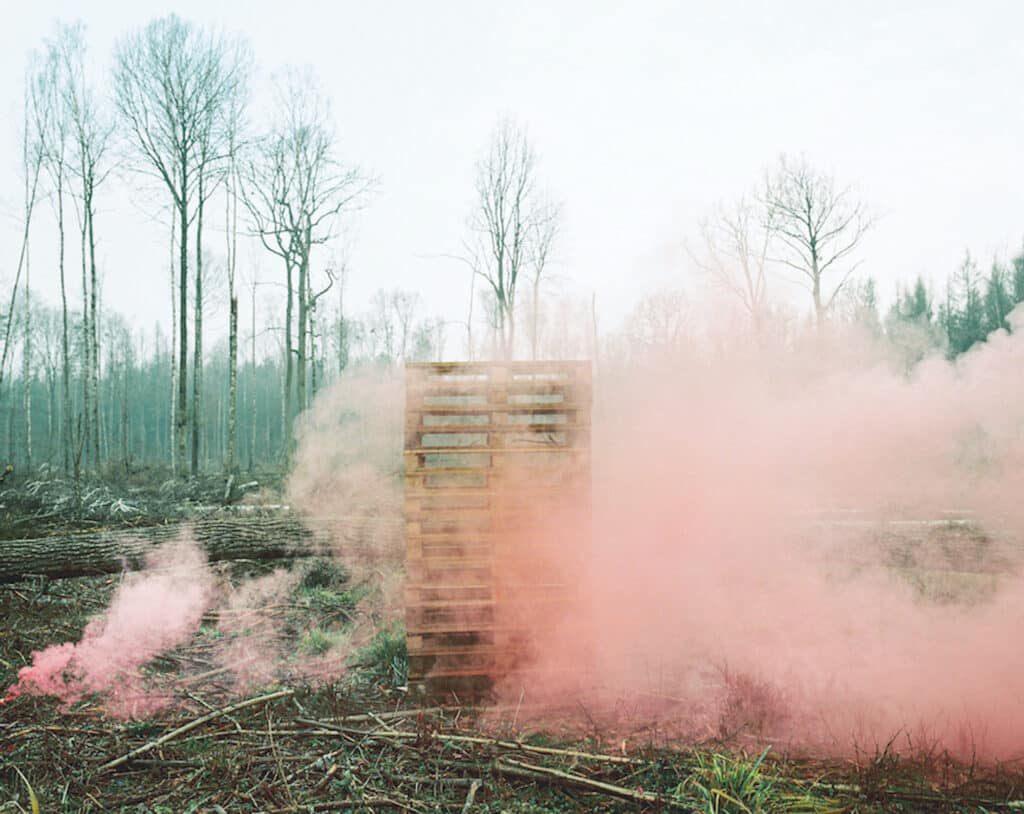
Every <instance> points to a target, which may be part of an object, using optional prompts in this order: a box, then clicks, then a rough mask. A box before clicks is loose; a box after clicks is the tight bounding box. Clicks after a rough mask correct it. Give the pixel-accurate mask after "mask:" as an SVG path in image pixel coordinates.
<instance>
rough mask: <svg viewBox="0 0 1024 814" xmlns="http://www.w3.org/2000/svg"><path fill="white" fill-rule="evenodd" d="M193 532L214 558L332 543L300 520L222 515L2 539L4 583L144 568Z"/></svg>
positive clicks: (257, 556) (290, 553)
mask: <svg viewBox="0 0 1024 814" xmlns="http://www.w3.org/2000/svg"><path fill="white" fill-rule="evenodd" d="M184 533H190V534H191V536H192V539H194V540H195V541H196V542H197V543H199V544H200V545H201V546H202V547H203V548H204V549H205V551H206V554H207V556H208V557H209V559H210V560H211V561H218V560H245V559H248V560H272V559H279V558H282V557H308V556H312V555H315V554H317V553H323V552H324V550H325V548H326V546H325V545H324V544H322V543H323V541H320V540H318V539H317V538H316V537H315V536H314V534H313V533H312V532H311V531H310V530H309V529H308V528H306V527H305V526H304V525H303V524H302V523H300V522H299V521H298V520H297V519H295V518H281V517H272V518H267V517H261V518H251V519H247V518H239V517H230V518H227V517H217V518H206V519H202V520H196V521H194V522H191V523H174V524H169V525H164V526H146V527H140V528H130V529H112V530H109V531H90V532H82V533H78V534H62V535H54V536H50V537H34V538H28V539H21V540H0V583H5V582H18V581H20V580H23V579H25V578H27V577H31V576H46V577H51V578H57V577H78V576H87V575H91V574H109V573H116V572H118V571H121V570H123V569H125V568H138V567H140V566H141V565H142V563H143V560H144V559H145V556H146V554H148V553H150V552H152V551H153V550H154V549H155V548H156V547H157V546H159V545H160V544H161V543H166V542H168V541H170V540H174V539H175V538H177V537H178V536H179V535H181V534H184Z"/></svg>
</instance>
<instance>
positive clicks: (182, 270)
mask: <svg viewBox="0 0 1024 814" xmlns="http://www.w3.org/2000/svg"><path fill="white" fill-rule="evenodd" d="M187 184H188V175H187V172H186V171H185V170H182V174H181V188H182V189H187V188H188V186H187ZM178 223H179V224H180V225H181V226H180V228H181V240H180V241H178V263H179V265H178V406H177V413H178V414H177V416H176V421H177V424H176V427H177V430H176V432H177V436H178V448H177V450H176V451H175V455H176V456H177V461H176V463H177V470H178V474H179V475H180V476H184V475H185V472H186V469H185V433H186V431H187V430H188V201H187V199H185V198H184V197H182V198H181V199H180V200H179V202H178Z"/></svg>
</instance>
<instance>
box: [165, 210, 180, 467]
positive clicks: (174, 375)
mask: <svg viewBox="0 0 1024 814" xmlns="http://www.w3.org/2000/svg"><path fill="white" fill-rule="evenodd" d="M177 220H178V214H177V210H176V209H174V208H173V207H172V208H171V259H170V264H169V266H168V267H169V269H170V272H171V352H170V357H171V426H170V440H171V445H170V449H169V450H168V457H170V459H171V472H172V473H173V474H174V475H177V474H178V473H179V472H180V470H179V469H178V456H177V452H176V450H177V448H178V424H177V422H178V402H177V398H176V397H175V393H177V390H178V362H177V360H176V359H175V356H174V353H175V350H176V349H177V345H178V305H177V300H176V299H175V294H176V291H175V285H174V226H175V223H176V222H177Z"/></svg>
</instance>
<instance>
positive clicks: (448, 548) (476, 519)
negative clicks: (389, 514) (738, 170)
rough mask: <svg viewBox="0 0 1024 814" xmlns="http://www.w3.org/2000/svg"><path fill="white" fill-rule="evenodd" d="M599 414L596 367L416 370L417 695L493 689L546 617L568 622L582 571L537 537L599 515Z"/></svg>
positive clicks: (410, 477) (412, 543) (413, 544)
mask: <svg viewBox="0 0 1024 814" xmlns="http://www.w3.org/2000/svg"><path fill="white" fill-rule="evenodd" d="M590 406H591V380H590V363H589V362H504V363H502V362H486V363H472V362H468V363H466V362H464V363H438V364H433V363H430V364H421V363H417V364H408V365H406V412H405V454H404V468H405V524H406V563H407V571H408V584H407V588H406V629H407V633H408V639H407V643H408V651H409V683H410V688H411V689H413V690H414V691H415V690H419V691H422V692H426V693H429V694H432V695H438V694H446V693H447V692H449V691H451V692H456V693H459V694H460V695H464V694H465V693H467V692H469V693H470V694H479V693H481V692H486V690H487V689H488V688H489V687H491V686H493V684H494V683H495V682H496V681H498V680H500V679H502V678H503V677H504V676H506V675H509V674H512V673H514V672H516V671H519V670H521V669H523V668H524V666H526V665H528V662H529V660H530V653H531V647H532V640H533V638H535V637H534V635H533V634H534V633H535V631H536V629H537V625H538V621H539V620H551V619H556V618H557V617H558V615H559V614H564V613H568V612H570V608H571V602H572V594H573V591H572V590H571V588H572V585H571V576H572V569H567V568H566V567H565V564H566V563H565V558H564V557H563V556H561V553H562V552H556V551H554V547H555V546H557V545H558V543H556V542H555V541H553V540H551V539H547V537H548V536H550V535H545V534H544V533H542V532H541V529H542V528H543V526H544V524H545V522H546V520H547V519H548V518H550V517H552V516H555V515H556V514H557V513H558V512H564V511H571V512H575V513H576V514H577V515H578V516H581V517H582V516H584V515H588V514H589V489H590ZM570 527H571V528H573V529H574V530H576V529H578V530H580V533H585V522H584V523H578V522H577V523H573V524H571V526H570ZM564 543H565V541H564V540H563V541H561V545H563V546H564ZM567 550H574V551H578V550H579V546H573V547H569V548H567ZM556 553H557V554H558V555H559V556H557V557H556V556H554V555H555V554H556ZM555 561H557V562H558V564H559V566H560V567H558V568H555V567H552V566H551V564H552V563H553V562H555ZM527 565H528V567H524V566H527Z"/></svg>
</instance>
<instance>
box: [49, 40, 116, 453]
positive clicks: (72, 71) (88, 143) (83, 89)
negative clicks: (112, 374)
mask: <svg viewBox="0 0 1024 814" xmlns="http://www.w3.org/2000/svg"><path fill="white" fill-rule="evenodd" d="M51 47H52V48H53V49H54V51H55V53H56V55H57V59H58V60H59V69H58V70H59V73H60V114H59V118H60V119H62V120H63V121H64V122H65V126H66V127H67V129H68V135H69V136H70V153H69V156H68V158H69V160H68V168H69V170H70V172H71V174H72V175H73V176H74V177H75V179H76V180H77V189H76V190H75V200H76V201H77V203H78V205H79V209H78V215H79V227H80V230H81V235H80V236H81V244H82V297H83V303H82V314H83V326H84V331H85V361H86V365H85V368H86V371H85V382H86V386H85V396H86V398H85V402H84V405H83V410H85V411H86V413H87V419H86V422H85V425H86V427H88V428H89V429H90V430H91V432H92V436H91V439H87V440H88V441H89V444H88V446H89V448H90V449H91V451H92V457H93V467H94V468H95V467H98V466H99V358H100V357H99V330H98V322H99V314H98V307H99V299H98V288H99V271H98V268H97V264H96V192H97V188H98V187H99V185H100V184H101V183H102V182H103V181H104V179H105V178H106V177H107V175H108V174H109V172H110V167H109V164H108V163H107V161H106V157H107V153H108V148H109V146H110V140H111V135H112V133H113V124H112V122H111V121H110V119H109V117H108V116H107V115H105V113H104V111H103V110H102V108H101V105H100V101H99V97H98V95H97V94H96V92H95V90H94V88H93V87H92V85H91V83H90V82H89V80H88V77H87V75H86V69H85V57H86V43H85V28H84V26H83V25H82V24H81V23H76V24H74V25H64V26H61V27H60V28H59V29H58V32H57V37H56V40H55V42H54V44H53V45H52V46H51ZM61 214H62V215H63V213H62V212H61ZM60 239H61V255H62V257H61V261H62V263H63V241H64V233H63V221H62V225H61V227H60ZM86 268H88V275H87V274H86ZM87 276H88V279H87Z"/></svg>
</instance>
